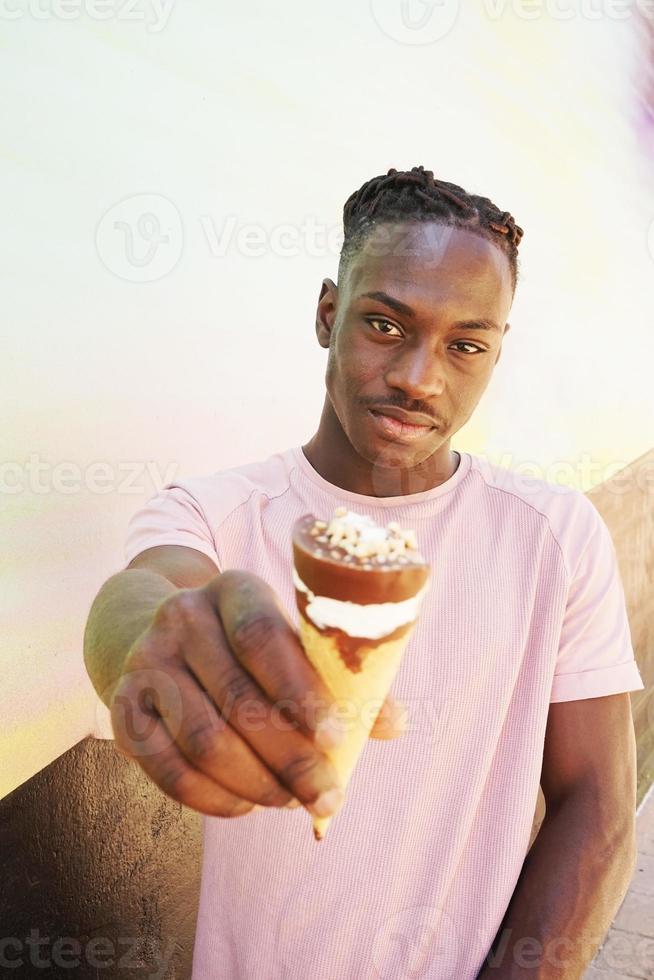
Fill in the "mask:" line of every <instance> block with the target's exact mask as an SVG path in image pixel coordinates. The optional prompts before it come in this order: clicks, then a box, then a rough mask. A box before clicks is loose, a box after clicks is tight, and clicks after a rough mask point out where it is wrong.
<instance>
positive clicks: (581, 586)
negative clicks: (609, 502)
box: [550, 498, 645, 704]
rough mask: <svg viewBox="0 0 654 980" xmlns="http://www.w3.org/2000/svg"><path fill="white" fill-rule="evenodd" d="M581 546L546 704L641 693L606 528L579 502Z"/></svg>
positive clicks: (596, 514)
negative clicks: (548, 699)
mask: <svg viewBox="0 0 654 980" xmlns="http://www.w3.org/2000/svg"><path fill="white" fill-rule="evenodd" d="M584 499H585V501H586V503H585V506H584V510H585V511H586V513H585V514H583V517H582V515H579V517H580V523H581V524H582V525H583V526H584V528H585V532H584V536H585V542H586V543H585V545H584V546H583V549H582V551H581V555H580V557H579V559H578V561H577V562H576V566H575V568H574V569H573V570H572V574H571V580H570V586H569V589H568V598H567V604H566V609H565V614H564V619H563V626H562V630H561V637H560V642H559V650H558V656H557V660H556V667H555V670H554V678H553V682H552V691H551V695H550V703H551V704H552V703H555V702H557V701H575V700H583V699H584V698H597V697H603V696H604V695H607V694H621V693H622V692H625V691H642V690H643V689H644V687H645V685H644V684H643V681H642V678H641V676H640V671H639V670H638V665H637V663H636V660H635V657H634V651H633V646H632V642H631V632H630V629H629V620H628V618H627V609H626V604H625V597H624V590H623V586H622V581H621V578H620V571H619V568H618V562H617V557H616V553H615V548H614V545H613V541H612V539H611V535H610V532H609V529H608V527H607V526H606V524H605V522H604V520H603V518H602V517H601V515H600V514H599V512H598V511H597V509H596V508H595V506H594V505H593V504H592V503H591V502H590V500H588V498H584Z"/></svg>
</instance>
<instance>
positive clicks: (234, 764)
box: [155, 668, 292, 806]
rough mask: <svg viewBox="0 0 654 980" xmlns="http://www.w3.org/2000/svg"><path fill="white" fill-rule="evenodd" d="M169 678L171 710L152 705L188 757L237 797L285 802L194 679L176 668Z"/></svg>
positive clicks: (267, 802) (273, 781)
mask: <svg viewBox="0 0 654 980" xmlns="http://www.w3.org/2000/svg"><path fill="white" fill-rule="evenodd" d="M172 680H173V681H174V683H175V687H176V693H178V694H179V698H178V703H177V705H173V706H172V708H173V709H175V708H176V710H170V708H171V706H170V705H169V704H167V703H166V701H165V699H162V700H161V701H158V700H157V701H156V702H155V707H156V708H157V710H158V711H159V713H160V714H161V715H163V716H164V719H163V720H164V724H165V726H166V728H167V729H168V731H169V732H170V733H171V735H172V736H173V739H174V741H175V743H176V745H177V747H178V748H179V750H180V751H181V753H182V754H183V755H184V756H185V758H186V759H187V760H188V762H189V763H190V764H191V765H192V766H193V767H194V768H195V769H197V770H199V771H200V772H203V773H205V774H206V775H207V776H209V777H210V778H211V779H213V780H214V781H215V782H216V783H217V784H218V785H220V786H222V787H223V788H224V789H227V790H229V791H230V792H231V793H233V794H234V795H236V796H238V797H240V798H241V799H244V800H249V801H251V802H252V803H258V804H260V805H261V806H286V805H287V804H288V803H289V802H290V800H291V799H292V794H291V793H289V791H288V790H287V789H286V788H285V787H284V786H283V785H282V784H281V783H280V782H279V780H278V779H277V778H276V777H275V776H274V774H273V773H272V772H271V771H270V770H269V769H268V768H267V767H266V766H265V765H264V763H263V762H262V761H261V759H259V758H258V756H257V755H256V753H255V752H254V751H253V750H252V749H251V748H250V747H249V745H248V744H247V743H246V742H244V741H243V739H242V738H241V736H240V735H239V734H238V733H237V732H236V731H235V730H234V729H233V728H231V727H230V725H229V724H228V723H227V721H226V720H225V719H224V718H223V717H222V716H221V715H220V713H219V712H218V710H217V709H216V706H215V705H214V704H213V702H212V701H211V699H210V697H209V695H208V694H207V693H206V691H204V690H203V689H202V688H201V687H200V685H199V683H198V679H197V678H196V677H194V676H193V674H191V673H190V671H188V670H187V669H185V668H179V669H177V670H176V671H175V672H174V674H173V675H172ZM169 700H170V699H169Z"/></svg>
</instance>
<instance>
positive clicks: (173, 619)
mask: <svg viewBox="0 0 654 980" xmlns="http://www.w3.org/2000/svg"><path fill="white" fill-rule="evenodd" d="M109 707H110V711H111V721H112V727H113V730H114V736H115V740H116V747H117V748H118V749H119V750H120V751H121V752H122V753H123V754H124V755H126V756H128V757H130V758H133V759H134V760H135V761H136V762H137V763H138V764H139V765H140V766H141V768H142V769H143V770H144V772H145V773H146V774H147V775H148V776H149V777H150V779H152V780H153V781H154V782H155V783H156V785H157V786H158V787H159V788H160V789H161V790H163V792H164V793H166V794H167V795H168V796H170V797H171V798H172V799H174V800H177V801H178V802H180V803H183V804H184V805H185V806H188V807H191V808H192V809H195V810H197V811H199V812H200V813H205V814H208V815H210V816H221V817H235V816H241V815H243V814H246V813H249V812H250V811H251V810H252V809H254V808H255V806H257V805H258V806H278V807H283V806H289V805H296V806H298V805H304V806H306V807H307V809H308V810H310V812H312V813H314V814H315V815H316V816H327V815H329V813H330V812H336V811H337V809H338V808H339V806H340V805H341V803H342V793H341V794H340V796H338V797H337V800H336V804H335V807H333V808H332V809H331V810H330V811H327V810H323V809H321V806H320V804H318V803H317V801H318V798H319V797H321V796H323V795H324V794H325V793H327V792H329V791H330V790H333V789H337V790H338V789H339V787H338V781H337V774H336V772H335V770H334V768H333V766H332V764H331V763H330V762H329V760H328V758H327V756H326V755H325V752H324V751H323V750H324V749H325V748H327V747H329V745H330V742H329V741H328V735H325V734H324V732H323V728H322V726H325V730H326V731H329V730H331V731H332V732H333V731H334V726H333V725H330V718H332V717H333V715H332V716H330V711H329V709H330V707H333V700H332V698H331V697H330V694H329V691H328V690H327V688H326V687H325V685H324V684H323V682H322V681H321V679H320V677H319V675H318V674H317V673H316V671H315V670H314V669H313V667H312V666H311V664H310V662H309V661H308V659H307V657H306V655H305V653H304V650H303V649H302V645H301V643H300V640H299V636H298V633H297V630H296V629H295V627H294V625H293V624H292V623H291V621H290V619H289V618H288V616H287V614H286V612H285V610H284V608H283V605H282V603H281V602H280V600H279V599H278V597H277V596H276V594H275V593H274V591H273V590H272V589H271V588H270V586H269V585H268V584H267V583H266V582H264V581H263V580H262V579H260V578H259V577H258V576H256V575H253V574H251V573H249V572H243V571H237V570H230V571H227V572H224V573H222V574H220V575H216V576H215V577H214V578H212V579H211V580H210V581H209V582H207V584H206V585H204V586H202V587H201V588H195V589H180V590H178V591H177V592H175V593H173V594H172V595H170V596H169V597H168V598H166V599H165V600H164V601H163V602H162V603H161V604H160V605H159V606H158V607H157V610H156V612H155V614H154V617H153V619H152V622H151V625H150V626H149V627H148V628H147V629H146V630H145V631H144V632H143V633H142V634H141V636H140V637H139V638H138V640H137V641H136V642H135V643H134V645H133V646H132V648H131V649H130V651H129V653H128V655H127V657H126V658H125V663H124V665H123V671H122V673H121V676H120V678H119V680H118V682H117V683H116V685H115V687H114V690H113V692H112V694H111V699H110V702H109ZM401 716H402V708H401V705H399V704H398V703H397V702H395V701H393V700H392V699H390V698H389V699H387V701H386V702H385V704H384V705H383V707H382V709H381V711H380V712H379V715H378V717H377V720H376V722H375V725H374V728H373V730H372V731H371V736H372V737H374V738H383V739H387V738H394V737H396V736H397V735H399V734H401V733H402V731H403V724H402V717H401ZM334 737H336V736H334ZM331 744H335V743H334V741H332V743H331ZM298 801H299V802H298Z"/></svg>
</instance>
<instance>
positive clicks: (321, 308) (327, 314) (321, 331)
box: [316, 279, 338, 347]
mask: <svg viewBox="0 0 654 980" xmlns="http://www.w3.org/2000/svg"><path fill="white" fill-rule="evenodd" d="M337 306H338V286H337V285H336V283H335V282H333V280H331V279H323V281H322V286H321V287H320V295H319V297H318V306H317V308H316V337H317V338H318V343H319V344H320V346H321V347H329V338H330V337H331V333H332V329H333V326H334V321H335V320H336V309H337Z"/></svg>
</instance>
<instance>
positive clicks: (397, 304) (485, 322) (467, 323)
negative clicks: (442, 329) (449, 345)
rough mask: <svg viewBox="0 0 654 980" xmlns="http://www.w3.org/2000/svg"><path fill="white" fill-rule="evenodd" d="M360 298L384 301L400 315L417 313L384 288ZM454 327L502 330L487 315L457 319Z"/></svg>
mask: <svg viewBox="0 0 654 980" xmlns="http://www.w3.org/2000/svg"><path fill="white" fill-rule="evenodd" d="M360 299H376V300H377V301H378V302H380V303H383V304H384V306H388V307H389V308H390V309H391V310H395V312H396V313H399V314H400V316H406V317H414V316H415V315H416V313H415V310H413V309H412V308H411V307H410V306H408V305H407V303H403V302H402V300H399V299H395V297H394V296H390V295H389V294H388V293H385V292H384V291H383V289H376V290H373V292H371V293H362V294H361V296H360ZM452 328H453V329H456V330H496V331H497V333H501V332H502V331H501V330H500V328H499V326H498V325H497V323H495V321H494V320H489V319H487V318H486V317H479V318H478V319H476V320H457V321H456V323H453V324H452Z"/></svg>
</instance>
